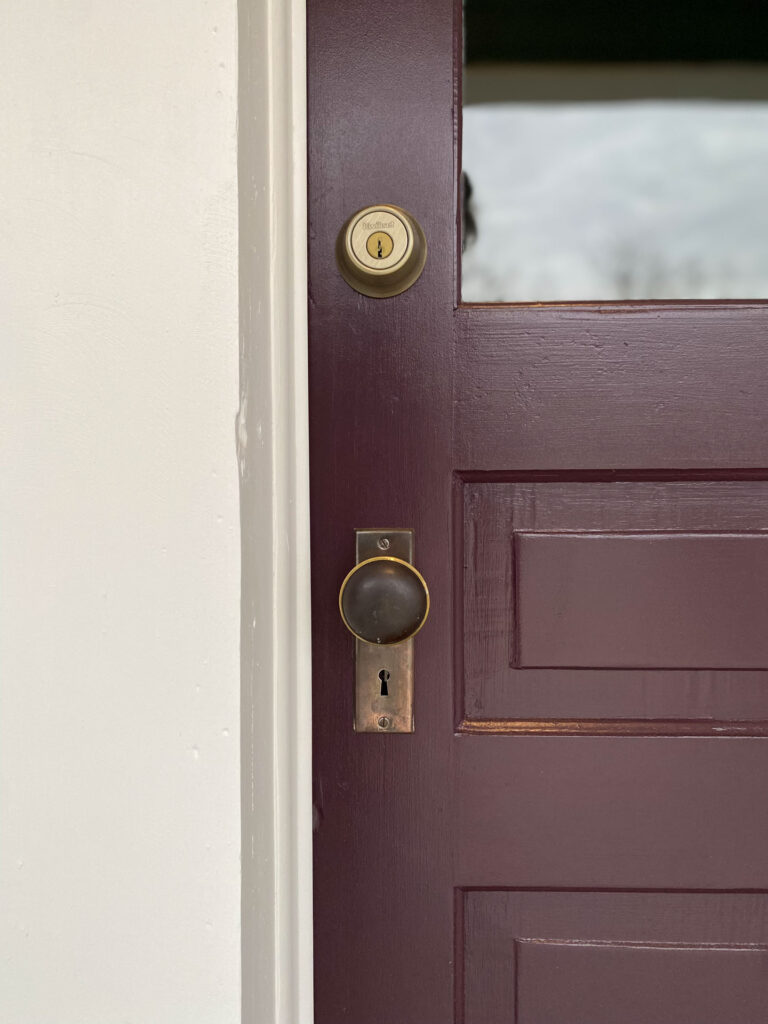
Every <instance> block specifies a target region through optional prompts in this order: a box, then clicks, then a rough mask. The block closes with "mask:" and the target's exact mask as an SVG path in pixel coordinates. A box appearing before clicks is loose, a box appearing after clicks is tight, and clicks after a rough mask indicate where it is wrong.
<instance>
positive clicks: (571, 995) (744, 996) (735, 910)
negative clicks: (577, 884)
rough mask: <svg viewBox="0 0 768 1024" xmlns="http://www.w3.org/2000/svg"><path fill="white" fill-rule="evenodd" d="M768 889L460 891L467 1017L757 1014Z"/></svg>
mask: <svg viewBox="0 0 768 1024" xmlns="http://www.w3.org/2000/svg"><path fill="white" fill-rule="evenodd" d="M766 899H767V898H766V896H764V895H751V894H739V893H707V894H703V893H690V892H688V893H685V892H683V893H660V892H644V893H629V892H589V893H588V892H583V893H568V892H545V891H539V892H503V891H502V892H473V891H462V892H461V893H460V894H459V906H460V912H461V923H462V928H463V930H462V932H461V934H460V936H459V945H460V947H461V948H462V951H463V954H464V955H463V971H464V975H463V982H464V994H463V1003H464V1006H463V1010H464V1012H465V1016H464V1018H463V1022H464V1024H510V1022H514V1024H651V1022H652V1024H756V1022H758V1021H760V1020H762V1019H763V1017H764V1015H765V1007H766V1006H767V1005H768V930H767V929H766V925H765V917H766V911H767V910H768V904H767V903H766Z"/></svg>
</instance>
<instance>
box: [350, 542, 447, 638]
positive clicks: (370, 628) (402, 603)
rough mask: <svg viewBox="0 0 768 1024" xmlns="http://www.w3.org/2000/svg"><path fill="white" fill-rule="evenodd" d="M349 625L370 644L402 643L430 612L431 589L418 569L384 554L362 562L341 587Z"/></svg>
mask: <svg viewBox="0 0 768 1024" xmlns="http://www.w3.org/2000/svg"><path fill="white" fill-rule="evenodd" d="M339 610H340V611H341V617H342V619H343V620H344V625H345V626H346V627H347V629H348V630H349V631H350V632H351V633H354V635H355V636H356V637H357V638H358V640H363V641H364V642H365V643H368V644H399V643H402V642H403V641H404V640H408V639H410V637H412V636H415V635H416V633H418V631H419V630H420V629H421V627H422V626H423V625H424V623H425V622H426V619H427V615H429V589H428V587H427V584H426V581H425V579H424V577H423V576H422V575H421V573H420V572H419V571H418V569H415V568H414V567H413V566H412V565H411V564H410V563H409V562H404V561H403V560H402V559H401V558H393V557H391V556H387V555H384V556H382V557H380V558H368V559H366V560H365V561H364V562H360V563H359V564H358V565H356V566H355V568H354V569H353V570H352V571H351V572H350V573H349V574H348V575H347V577H346V579H345V580H344V582H343V583H342V585H341V590H340V591H339Z"/></svg>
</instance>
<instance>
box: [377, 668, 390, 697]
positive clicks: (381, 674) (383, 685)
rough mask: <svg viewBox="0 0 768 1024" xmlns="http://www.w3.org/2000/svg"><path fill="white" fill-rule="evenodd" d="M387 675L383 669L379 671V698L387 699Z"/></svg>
mask: <svg viewBox="0 0 768 1024" xmlns="http://www.w3.org/2000/svg"><path fill="white" fill-rule="evenodd" d="M389 675H390V674H389V672H387V670H386V669H385V668H383V669H382V670H381V672H379V679H380V680H381V696H382V697H388V696H389V688H388V686H387V683H388V682H389Z"/></svg>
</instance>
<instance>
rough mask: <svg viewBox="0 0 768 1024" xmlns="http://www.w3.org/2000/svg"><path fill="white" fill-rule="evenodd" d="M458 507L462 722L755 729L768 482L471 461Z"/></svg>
mask: <svg viewBox="0 0 768 1024" xmlns="http://www.w3.org/2000/svg"><path fill="white" fill-rule="evenodd" d="M455 507H456V516H457V521H456V523H455V529H456V533H457V535H458V536H459V538H460V543H461V548H460V551H459V555H458V563H457V565H456V568H455V575H456V578H457V579H458V580H460V581H462V585H461V589H462V592H463V600H462V606H461V609H460V612H461V617H462V620H463V621H460V623H459V627H458V631H459V633H460V635H462V636H463V646H462V649H461V650H460V651H459V655H460V657H459V658H458V659H457V665H458V680H457V692H458V699H457V704H458V708H459V716H458V717H459V723H460V727H461V728H466V729H475V730H477V729H478V728H481V727H484V728H485V729H486V730H487V729H489V728H491V725H490V723H491V722H494V721H497V722H498V721H501V720H508V721H514V722H517V723H518V729H519V728H522V726H521V725H520V724H519V723H521V722H523V721H525V720H532V721H533V722H539V723H540V722H541V721H542V720H544V719H553V720H557V721H562V720H564V719H572V720H574V721H576V722H579V721H585V720H590V719H592V720H597V719H599V720H602V721H604V722H606V721H609V720H621V719H638V720H640V721H644V722H646V723H648V730H651V731H652V730H655V729H658V728H661V726H660V725H659V724H658V723H659V721H660V720H674V724H672V723H670V724H669V725H668V726H666V727H665V728H674V729H675V730H676V731H677V732H678V733H681V732H690V733H692V734H701V733H702V732H707V731H709V732H712V733H713V734H717V735H722V733H723V732H724V731H725V732H728V731H732V732H737V733H744V732H752V733H762V732H763V731H764V729H765V722H766V721H768V671H767V669H768V646H767V645H768V632H766V630H765V628H764V621H765V614H764V610H765V608H766V607H767V606H768V573H766V572H765V568H768V566H765V565H764V563H763V562H762V559H764V558H766V557H768V534H766V533H765V532H763V527H764V526H765V524H766V521H767V520H766V509H768V482H766V481H764V480H760V479H755V478H750V479H738V478H736V477H734V478H733V479H730V480H706V479H693V480H680V479H674V478H670V477H669V476H667V477H661V476H659V477H658V478H657V479H638V478H637V477H634V478H632V477H630V478H628V479H621V478H617V476H614V477H613V478H612V479H610V480H608V479H605V478H603V479H600V478H598V479H592V480H583V479H578V478H574V477H570V478H568V479H560V480H558V479H551V478H549V479H535V478H531V477H528V478H525V476H523V475H521V476H520V477H519V478H518V479H514V480H510V481H495V480H493V479H489V478H488V477H487V476H485V475H484V476H483V477H482V479H473V478H472V474H465V475H463V476H460V477H458V479H457V500H456V503H455ZM761 565H763V566H764V568H761ZM545 662H546V663H547V664H546V665H545ZM608 669H611V671H607V670H608ZM483 723H486V724H485V725H484V726H483ZM684 723H687V726H686V725H685V724H684ZM707 723H708V724H707ZM538 728H541V726H540V725H539V727H538ZM638 731H643V729H641V728H639V727H638V728H636V729H635V732H638Z"/></svg>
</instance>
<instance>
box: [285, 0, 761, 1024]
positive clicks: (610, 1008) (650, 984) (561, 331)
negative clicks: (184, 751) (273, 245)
mask: <svg viewBox="0 0 768 1024" xmlns="http://www.w3.org/2000/svg"><path fill="white" fill-rule="evenodd" d="M308 38H309V114H310V138H309V156H310V232H309V244H310V297H309V311H310V426H311V438H310V444H311V490H312V551H313V555H312V558H313V566H312V569H313V572H312V588H313V631H314V638H315V652H314V673H313V691H314V739H313V742H314V752H315V754H314V757H315V965H316V966H315V970H316V1021H317V1024H341V1022H343V1021H349V1022H351V1024H449V1022H454V1021H455V1022H457V1024H460V1022H464V1024H490V1022H495V1021H499V1022H501V1021H503V1022H504V1024H512V1022H515V1021H517V1022H518V1024H521V1022H522V1024H555V1022H557V1024H564V1022H565V1021H568V1024H576V1022H578V1021H584V1022H585V1024H586V1022H587V1021H589V1024H602V1022H603V1021H605V1024H608V1022H609V1021H610V1022H611V1024H615V1022H616V1021H618V1020H621V1021H622V1022H623V1021H631V1020H633V1019H635V1020H638V1021H639V1020H643V1021H648V1020H654V1021H659V1022H662V1024H664V1022H666V1021H667V1020H669V1021H670V1024H671V1022H672V1021H673V1020H674V1021H675V1022H676V1024H683V1022H685V1024H715V1020H717V1021H718V1024H745V1022H746V1021H750V1024H754V1021H756V1020H758V1019H761V1017H760V1016H759V1015H757V1016H756V1012H757V1011H756V1008H764V1005H765V999H766V990H765V980H764V979H765V967H764V965H765V953H764V948H763V947H764V946H766V945H768V935H766V931H765V923H764V922H765V920H766V919H767V918H766V902H765V901H766V899H768V896H766V893H768V803H767V801H766V798H765V780H766V778H768V745H767V741H766V739H765V738H764V734H765V732H766V722H768V648H766V640H765V631H764V630H763V629H762V628H761V625H762V622H763V621H764V619H765V611H766V596H767V595H766V586H767V585H766V583H765V580H766V572H765V569H766V568H768V566H767V565H766V561H767V560H768V555H766V544H767V543H768V542H766V536H768V534H767V533H766V531H768V449H767V442H766V438H768V316H767V315H766V307H765V305H764V304H762V303H757V302H749V303H746V302H745V303H738V302H731V303H700V304H696V303H685V304H674V303H670V304H664V303H653V304H640V303H628V304H626V305H617V304H612V305H607V304H593V305H586V304H584V305H573V306H501V307H481V306H461V305H458V304H457V300H456V297H457V295H458V294H459V284H458V245H459V234H458V222H459V209H458V196H459V189H458V166H457V154H458V151H459V132H460V117H459V89H460V67H461V64H460V52H461V32H460V7H459V5H458V4H457V5H455V6H454V5H452V4H450V3H448V2H446V0H407V2H406V0H392V2H391V3H389V4H386V5H382V4H374V3H373V2H372V0H354V2H352V0H311V2H310V4H309V36H308ZM382 62H383V63H382ZM382 69H384V70H382ZM555 199H556V197H553V201H555ZM379 202H387V203H395V204H399V205H402V206H403V207H405V208H406V209H407V210H409V211H410V212H411V213H412V214H413V215H414V216H415V217H416V218H417V219H418V220H419V222H420V223H421V225H422V226H423V228H424V231H425V234H426V237H427V242H428V247H429V248H428V257H427V263H426V267H425V270H424V273H423V274H422V276H421V278H420V279H419V280H418V282H417V283H416V284H415V285H414V286H413V287H412V288H411V289H410V290H408V291H406V292H404V293H402V294H401V295H399V296H397V297H395V298H391V299H373V298H368V297H364V296H362V295H359V294H358V293H356V292H354V291H353V290H352V289H351V288H350V287H349V286H348V285H347V284H346V283H345V282H344V280H343V279H342V278H341V276H340V274H339V273H338V270H337V268H336V265H335V260H334V247H335V242H336V236H337V234H338V232H339V230H340V228H341V226H342V225H343V224H344V222H345V221H346V219H347V218H348V217H349V216H350V214H352V213H353V212H354V211H355V210H357V209H360V208H361V207H363V206H365V205H368V204H371V203H379ZM357 527H371V528H378V527H390V528H391V527H410V528H412V529H413V530H414V531H415V554H416V558H415V564H416V565H417V567H418V568H419V570H420V571H422V572H423V574H424V576H425V577H426V579H427V582H428V584H429V586H430V591H431V596H432V610H431V613H430V618H429V621H428V622H427V623H426V625H425V627H424V629H423V630H421V632H420V633H419V635H418V636H417V637H416V639H415V641H414V643H415V727H416V731H415V733H413V734H410V735H384V734H381V735H379V734H359V735H357V734H355V733H354V732H353V730H352V724H351V723H352V721H353V708H354V677H355V669H354V641H353V639H352V637H351V635H350V634H349V633H348V632H347V631H346V630H345V629H344V626H343V625H342V623H341V621H340V619H339V615H338V603H337V595H338V588H339V585H340V584H341V582H342V580H343V579H344V577H345V575H346V573H347V572H348V570H349V569H350V568H351V566H352V564H353V562H354V552H355V538H354V530H355V528H357ZM516 978H517V981H516ZM675 978H677V979H678V984H674V983H673V981H674V979H675ZM616 979H619V981H617V982H616V984H613V982H614V981H615V980H616ZM600 993H603V995H604V997H603V995H600ZM761 1012H762V1011H761ZM601 1014H602V1017H601V1016H600V1015H601ZM632 1014H634V1017H633V1016H632ZM718 1014H719V1016H718ZM665 1015H666V1016H665ZM708 1015H709V1016H708ZM302 1024H303V1022H302Z"/></svg>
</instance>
